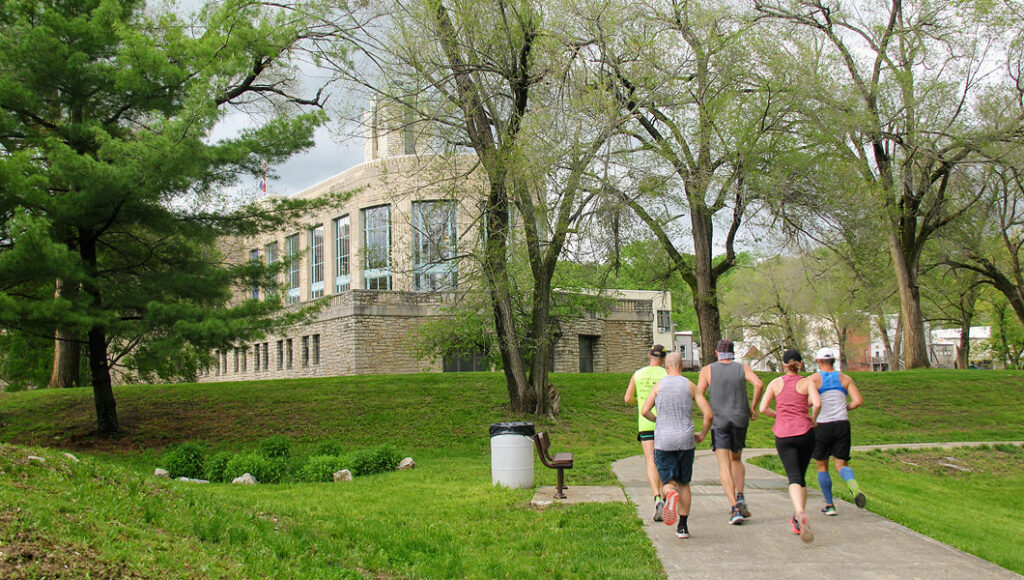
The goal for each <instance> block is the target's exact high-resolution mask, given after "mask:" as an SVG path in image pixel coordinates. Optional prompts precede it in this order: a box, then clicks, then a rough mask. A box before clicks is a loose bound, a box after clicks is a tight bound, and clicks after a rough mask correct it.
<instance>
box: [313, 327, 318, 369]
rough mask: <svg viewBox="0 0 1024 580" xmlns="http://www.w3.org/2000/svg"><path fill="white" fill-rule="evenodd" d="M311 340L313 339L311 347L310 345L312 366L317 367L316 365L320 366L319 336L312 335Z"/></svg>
mask: <svg viewBox="0 0 1024 580" xmlns="http://www.w3.org/2000/svg"><path fill="white" fill-rule="evenodd" d="M312 339H313V345H312V350H313V364H314V365H318V364H320V335H319V334H314V335H313V337H312Z"/></svg>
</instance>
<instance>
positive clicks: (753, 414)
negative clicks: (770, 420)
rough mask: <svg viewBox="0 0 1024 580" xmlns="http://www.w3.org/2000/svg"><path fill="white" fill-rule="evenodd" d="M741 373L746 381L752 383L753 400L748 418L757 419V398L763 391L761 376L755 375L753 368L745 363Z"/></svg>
mask: <svg viewBox="0 0 1024 580" xmlns="http://www.w3.org/2000/svg"><path fill="white" fill-rule="evenodd" d="M743 375H744V377H746V379H747V382H748V383H750V384H752V385H754V400H753V401H752V402H751V403H750V420H751V421H757V400H758V399H760V398H761V393H762V392H764V381H762V380H761V377H759V376H757V373H755V372H754V369H752V368H750V366H749V365H747V364H745V363H744V365H743Z"/></svg>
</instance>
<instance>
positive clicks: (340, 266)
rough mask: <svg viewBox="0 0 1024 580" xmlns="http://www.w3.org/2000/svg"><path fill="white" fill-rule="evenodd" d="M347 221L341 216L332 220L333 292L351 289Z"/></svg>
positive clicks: (345, 217) (346, 217)
mask: <svg viewBox="0 0 1024 580" xmlns="http://www.w3.org/2000/svg"><path fill="white" fill-rule="evenodd" d="M348 229H349V220H348V216H347V215H345V216H341V217H340V218H336V219H335V220H334V292H335V293H338V292H344V291H346V290H348V289H350V288H351V287H352V278H351V274H350V272H349V231H348Z"/></svg>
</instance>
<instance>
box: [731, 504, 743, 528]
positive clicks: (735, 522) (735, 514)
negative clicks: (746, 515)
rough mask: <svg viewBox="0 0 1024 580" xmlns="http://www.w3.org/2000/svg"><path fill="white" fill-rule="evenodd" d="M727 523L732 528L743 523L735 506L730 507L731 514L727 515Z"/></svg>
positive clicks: (741, 515)
mask: <svg viewBox="0 0 1024 580" xmlns="http://www.w3.org/2000/svg"><path fill="white" fill-rule="evenodd" d="M729 523H730V524H732V525H734V526H735V525H739V524H742V523H743V514H741V513H740V509H739V508H738V507H736V506H732V512H730V513H729Z"/></svg>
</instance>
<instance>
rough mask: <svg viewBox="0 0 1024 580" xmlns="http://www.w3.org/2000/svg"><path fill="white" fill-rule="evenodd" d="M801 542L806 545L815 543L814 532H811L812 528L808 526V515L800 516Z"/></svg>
mask: <svg viewBox="0 0 1024 580" xmlns="http://www.w3.org/2000/svg"><path fill="white" fill-rule="evenodd" d="M800 540H801V541H802V542H803V543H805V544H810V543H811V542H813V541H814V532H812V531H811V526H809V525H807V514H801V515H800Z"/></svg>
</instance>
